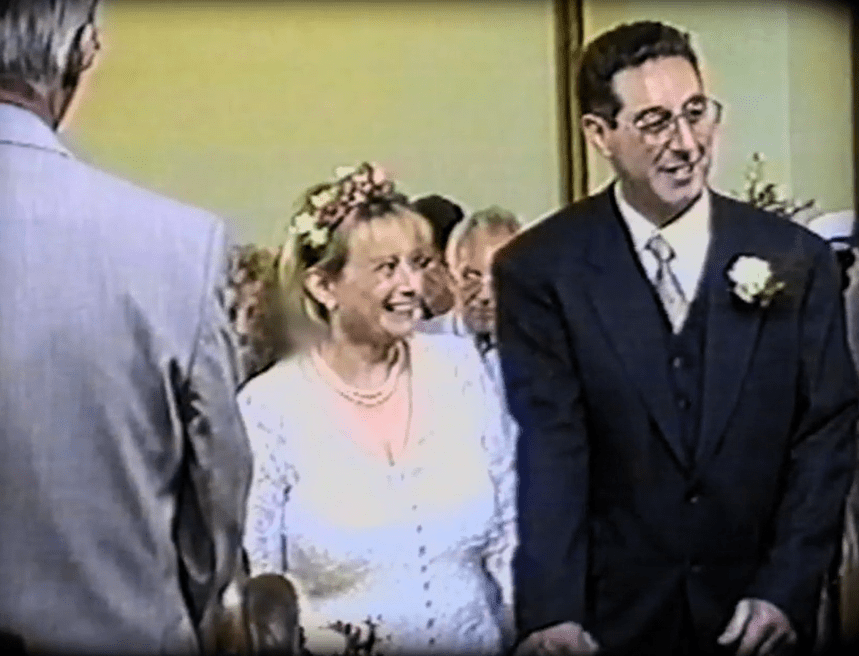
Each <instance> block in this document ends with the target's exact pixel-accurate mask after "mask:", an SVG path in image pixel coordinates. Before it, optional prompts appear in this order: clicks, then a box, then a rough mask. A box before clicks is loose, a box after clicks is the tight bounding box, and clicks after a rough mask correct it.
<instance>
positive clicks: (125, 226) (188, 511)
mask: <svg viewBox="0 0 859 656" xmlns="http://www.w3.org/2000/svg"><path fill="white" fill-rule="evenodd" d="M97 49H98V29H97V21H96V2H95V0H3V1H2V2H0V299H2V301H0V304H2V309H0V454H2V456H0V499H2V502H0V521H2V528H0V634H2V635H3V637H2V638H0V642H3V643H8V645H6V646H9V645H11V646H13V648H14V645H15V642H14V641H15V640H17V641H18V643H17V644H18V648H19V649H20V645H21V641H23V646H24V648H26V650H27V652H28V653H31V654H37V653H57V652H59V653H61V654H62V653H66V654H68V653H75V654H93V653H118V654H135V653H136V654H156V653H161V654H191V653H196V652H198V651H199V650H200V648H201V646H206V647H210V648H211V647H213V645H212V643H211V642H210V641H211V640H212V638H213V635H214V634H213V632H212V631H211V629H213V628H214V626H215V625H216V624H217V622H216V619H217V616H218V609H219V606H220V596H221V593H222V591H223V590H224V589H225V588H226V586H227V583H228V581H229V579H230V576H231V574H232V572H233V571H234V568H235V563H236V558H237V556H238V553H239V547H240V539H241V534H242V531H243V528H244V518H245V500H246V498H247V493H248V487H249V483H250V470H251V462H250V449H249V445H248V442H247V437H246V435H245V431H244V426H243V424H242V420H241V415H240V414H239V410H238V405H237V402H236V387H237V384H238V379H237V373H236V345H235V339H234V338H233V336H232V335H231V332H230V324H229V319H228V316H227V311H226V307H225V290H226V284H227V248H228V246H227V240H226V237H225V226H224V223H223V222H222V221H221V220H219V219H217V218H215V217H213V216H211V215H209V214H207V213H206V212H203V211H201V210H197V209H193V208H190V207H186V206H183V205H180V204H179V203H176V202H173V201H170V200H167V199H164V198H161V197H158V196H156V195H154V194H151V193H149V192H147V191H144V190H143V189H140V188H137V187H135V186H133V185H131V184H129V183H128V182H125V181H123V180H119V179H117V178H114V177H112V176H110V175H107V174H105V173H102V172H100V171H97V170H95V169H93V168H91V167H90V166H87V165H86V164H84V163H82V162H80V161H79V160H77V159H76V158H75V157H74V156H73V155H72V154H71V153H70V152H69V151H68V150H67V149H66V148H65V147H64V146H63V144H62V143H61V140H60V139H59V137H58V135H57V134H56V130H57V128H58V126H59V125H60V123H61V121H62V120H63V118H64V116H65V115H66V110H67V108H68V107H69V104H70V101H71V99H72V97H73V95H74V92H75V90H76V88H77V86H78V81H79V79H80V77H81V75H82V74H83V72H84V71H85V70H86V69H87V68H88V67H89V65H90V64H91V63H92V61H93V58H94V57H95V54H96V51H97ZM6 636H11V637H12V638H11V639H10V638H7V637H6Z"/></svg>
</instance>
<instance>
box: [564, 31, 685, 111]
mask: <svg viewBox="0 0 859 656" xmlns="http://www.w3.org/2000/svg"><path fill="white" fill-rule="evenodd" d="M660 57H683V58H684V59H686V60H687V61H688V62H689V63H690V64H692V68H694V69H695V73H696V74H697V75H698V76H699V77H700V75H701V73H700V70H699V69H698V57H697V56H696V55H695V51H694V50H693V49H692V46H691V44H690V41H689V35H688V34H686V33H683V32H680V31H679V30H677V29H676V28H674V27H671V26H669V25H665V24H663V23H658V22H655V21H641V22H637V23H625V24H623V25H619V26H618V27H615V28H614V29H612V30H609V31H608V32H605V33H603V34H601V35H600V36H598V37H597V38H596V39H594V40H593V41H592V42H591V43H590V44H588V46H587V47H586V48H585V50H584V51H583V52H582V54H581V57H580V59H579V62H578V69H577V74H576V98H577V100H578V103H579V109H580V111H581V113H582V115H584V114H597V115H598V116H602V117H603V118H605V119H606V120H607V121H609V123H610V125H611V126H612V127H615V126H616V125H617V124H616V123H615V117H616V116H617V113H618V112H619V111H620V109H621V101H620V99H619V98H618V97H617V94H615V92H614V87H613V86H612V80H613V79H614V76H615V74H617V73H618V72H619V71H622V70H624V69H626V68H635V67H636V66H641V65H642V64H643V63H644V62H646V61H648V60H650V59H657V58H660Z"/></svg>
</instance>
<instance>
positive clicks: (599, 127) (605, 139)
mask: <svg viewBox="0 0 859 656" xmlns="http://www.w3.org/2000/svg"><path fill="white" fill-rule="evenodd" d="M611 131H612V128H611V126H609V124H608V121H606V119H605V118H603V117H602V116H599V115H597V114H584V115H583V116H582V132H584V135H585V139H587V140H588V142H589V143H590V144H591V145H592V146H593V147H594V148H596V149H597V151H598V152H599V153H600V154H601V155H602V156H603V157H605V158H606V159H610V158H611V155H612V150H611V140H610V134H611Z"/></svg>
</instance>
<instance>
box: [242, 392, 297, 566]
mask: <svg viewBox="0 0 859 656" xmlns="http://www.w3.org/2000/svg"><path fill="white" fill-rule="evenodd" d="M240 405H241V410H242V416H243V417H244V420H245V426H246V429H247V433H248V438H249V439H250V443H251V450H252V452H253V459H254V469H253V479H252V481H251V486H250V492H249V495H248V507H247V523H246V525H245V534H244V547H245V550H246V552H247V554H248V560H249V561H250V570H251V575H252V576H256V575H258V574H263V573H267V572H274V573H277V574H282V573H284V572H285V571H286V527H285V526H284V507H285V505H286V503H287V501H288V499H289V494H290V492H291V490H292V487H293V485H295V483H296V482H297V481H298V475H297V473H296V471H295V468H294V467H293V466H292V465H291V464H289V463H288V462H287V449H286V440H285V439H284V436H283V434H282V431H277V430H274V429H273V427H272V425H271V422H270V421H267V420H266V418H265V416H264V415H265V413H264V412H263V411H262V409H261V408H258V407H257V406H256V405H255V404H254V402H253V399H252V398H251V397H249V396H246V397H244V398H241V399H240Z"/></svg>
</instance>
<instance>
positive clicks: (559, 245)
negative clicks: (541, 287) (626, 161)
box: [497, 191, 613, 270]
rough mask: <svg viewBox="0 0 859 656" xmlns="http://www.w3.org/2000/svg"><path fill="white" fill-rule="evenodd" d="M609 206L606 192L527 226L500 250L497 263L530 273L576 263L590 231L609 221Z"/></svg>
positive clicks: (610, 218) (610, 213) (582, 252)
mask: <svg viewBox="0 0 859 656" xmlns="http://www.w3.org/2000/svg"><path fill="white" fill-rule="evenodd" d="M612 207H613V206H612V203H611V200H610V197H609V195H608V192H607V191H602V192H599V193H598V194H595V195H593V196H588V197H586V198H583V199H581V200H578V201H576V202H574V203H572V204H571V205H567V206H565V207H563V208H561V209H559V210H557V211H555V212H553V213H551V214H548V215H547V216H545V217H543V218H540V219H537V220H536V221H534V222H533V223H532V224H530V225H528V226H526V227H525V228H524V229H523V230H522V231H521V232H520V233H519V234H518V235H517V236H516V237H514V238H513V239H512V240H511V241H510V242H509V243H507V244H506V245H505V246H504V248H502V249H501V251H499V254H498V256H497V260H498V261H499V262H500V263H502V264H503V265H508V266H513V267H517V268H518V267H519V266H525V267H528V268H530V269H532V270H533V269H534V268H537V269H543V268H545V267H546V266H553V265H556V264H559V263H570V262H572V261H575V260H577V259H579V258H580V257H582V256H584V255H585V254H586V252H587V245H588V243H589V241H590V236H591V235H592V234H593V231H594V230H595V229H598V228H599V227H600V226H601V225H602V224H604V222H605V221H610V220H612V212H613V210H612Z"/></svg>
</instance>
